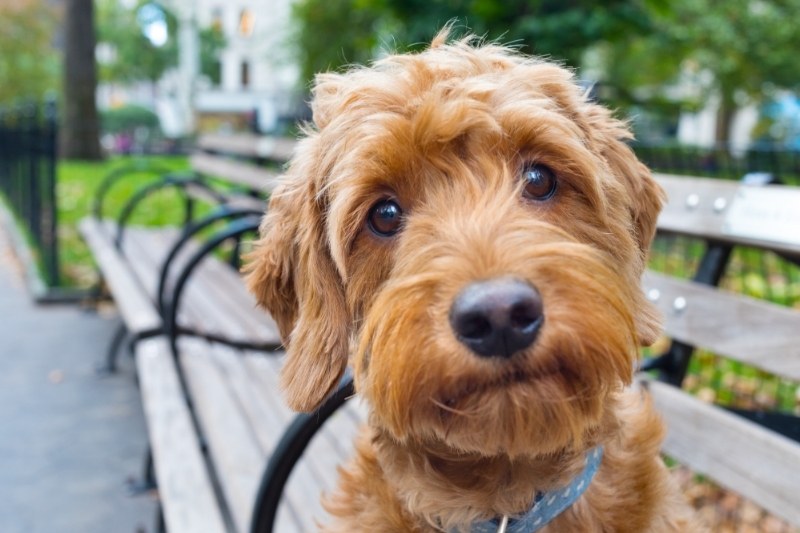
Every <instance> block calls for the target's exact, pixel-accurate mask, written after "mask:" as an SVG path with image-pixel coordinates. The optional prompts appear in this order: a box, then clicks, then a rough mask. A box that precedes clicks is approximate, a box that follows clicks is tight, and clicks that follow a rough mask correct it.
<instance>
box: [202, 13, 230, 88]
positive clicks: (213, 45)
mask: <svg viewBox="0 0 800 533" xmlns="http://www.w3.org/2000/svg"><path fill="white" fill-rule="evenodd" d="M199 37H200V73H201V74H203V75H204V76H206V77H207V78H208V79H209V81H211V83H212V84H213V85H219V84H220V81H221V78H222V72H221V70H220V61H219V54H220V52H221V51H222V49H223V48H225V42H226V41H225V35H224V34H223V33H222V30H221V29H219V28H216V27H214V26H211V27H208V28H204V29H202V30H200V35H199Z"/></svg>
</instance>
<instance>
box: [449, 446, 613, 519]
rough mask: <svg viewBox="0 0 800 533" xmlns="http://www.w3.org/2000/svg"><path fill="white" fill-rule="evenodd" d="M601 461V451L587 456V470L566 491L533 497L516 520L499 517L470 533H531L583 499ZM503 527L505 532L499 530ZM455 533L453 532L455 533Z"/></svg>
mask: <svg viewBox="0 0 800 533" xmlns="http://www.w3.org/2000/svg"><path fill="white" fill-rule="evenodd" d="M602 461H603V447H602V446H597V447H596V448H593V449H591V450H589V451H588V452H586V466H585V467H584V469H583V471H582V472H581V473H580V474H578V475H577V476H575V477H574V478H573V479H572V481H571V482H570V483H569V485H567V486H566V487H563V488H560V489H558V490H551V491H548V492H540V493H538V494H536V498H535V499H534V500H533V505H532V506H531V508H530V510H529V511H528V512H527V513H525V514H524V515H522V516H518V517H502V518H493V519H491V520H485V521H482V522H475V523H473V524H472V526H471V527H470V528H469V529H468V530H467V531H469V532H470V533H498V532H501V533H533V532H535V531H539V530H540V529H541V528H543V527H544V526H546V525H547V524H548V523H550V522H551V521H552V520H553V519H554V518H556V517H557V516H558V515H560V514H561V513H562V512H564V511H566V510H567V509H568V508H569V507H570V506H571V505H572V504H573V503H575V502H576V501H578V498H580V497H581V495H583V493H584V492H585V491H586V489H587V487H588V486H589V484H590V483H591V482H592V479H593V478H594V475H595V474H596V473H597V470H598V469H599V468H600V463H601V462H602ZM504 523H505V529H502V527H503V525H504ZM455 531H456V530H454V531H453V533H455Z"/></svg>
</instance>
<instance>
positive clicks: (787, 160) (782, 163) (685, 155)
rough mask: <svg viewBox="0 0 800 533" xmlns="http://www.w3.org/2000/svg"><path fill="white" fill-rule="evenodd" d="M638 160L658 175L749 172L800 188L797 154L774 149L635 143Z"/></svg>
mask: <svg viewBox="0 0 800 533" xmlns="http://www.w3.org/2000/svg"><path fill="white" fill-rule="evenodd" d="M632 147H633V149H634V151H635V152H636V155H637V156H639V159H641V160H642V162H644V163H645V164H646V165H647V166H648V167H650V168H651V169H653V170H655V171H658V172H665V173H671V174H683V175H689V176H709V177H714V178H723V179H732V180H738V179H741V178H742V176H744V175H745V174H747V173H750V172H768V173H770V174H773V175H774V176H776V177H777V178H778V179H779V180H780V181H781V182H783V183H786V184H787V185H800V151H798V150H786V149H779V148H773V147H753V148H748V149H746V150H740V151H736V150H732V149H729V148H728V147H716V148H704V147H699V146H686V145H678V144H669V145H663V144H657V145H651V144H644V143H634V144H633V146H632Z"/></svg>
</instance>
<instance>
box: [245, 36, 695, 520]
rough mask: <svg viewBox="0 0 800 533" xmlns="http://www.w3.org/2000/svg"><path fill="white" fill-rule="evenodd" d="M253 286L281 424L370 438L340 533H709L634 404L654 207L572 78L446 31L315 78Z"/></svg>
mask: <svg viewBox="0 0 800 533" xmlns="http://www.w3.org/2000/svg"><path fill="white" fill-rule="evenodd" d="M313 116H314V125H313V126H309V127H308V128H307V131H306V132H305V136H304V138H303V140H302V141H301V142H300V144H299V146H298V148H297V151H296V154H295V157H294V158H293V160H292V162H291V164H290V167H289V169H288V172H287V173H286V176H285V180H284V181H283V183H282V185H281V186H280V188H279V189H278V190H276V191H275V194H274V196H273V198H272V200H271V202H270V207H269V211H268V214H267V215H266V217H265V219H264V222H263V226H262V238H261V240H260V241H259V242H258V244H257V247H256V249H255V251H254V252H253V254H252V259H251V262H250V264H249V266H248V283H249V286H250V287H251V289H252V290H253V291H254V292H255V293H256V294H257V296H258V299H259V301H260V303H261V304H262V305H263V306H264V307H266V308H267V309H268V310H269V311H270V312H271V313H272V316H273V317H274V318H275V320H276V321H277V323H278V326H279V328H280V330H281V334H282V336H283V339H284V342H285V346H286V350H287V360H286V364H285V367H284V369H283V375H282V382H283V387H284V388H285V392H286V398H287V400H288V403H289V405H290V406H291V407H292V408H294V409H296V410H301V411H310V410H313V409H314V408H316V407H317V406H318V405H320V403H321V402H322V401H323V400H324V399H325V397H326V395H328V394H329V393H330V392H331V390H332V389H333V388H334V387H335V386H336V385H337V383H338V381H339V379H340V378H341V376H342V374H343V372H344V371H345V368H346V367H347V366H348V365H349V366H351V367H352V368H353V372H354V376H355V381H356V389H357V391H358V394H359V395H360V396H361V397H363V398H364V399H365V400H366V403H367V405H368V406H369V411H370V416H369V424H368V427H366V428H364V430H363V432H362V437H361V438H360V439H359V442H358V445H357V454H356V457H355V458H354V459H353V460H352V462H351V463H350V464H349V465H348V466H347V467H345V468H343V469H341V473H340V475H341V480H340V486H339V488H338V490H337V491H336V492H335V493H334V494H332V495H331V496H330V497H329V498H328V501H327V502H326V508H327V509H328V510H329V512H330V513H331V515H332V522H331V524H329V525H328V526H327V530H328V531H337V532H355V531H365V532H395V531H397V532H410V531H414V532H427V531H445V532H454V531H471V532H484V531H491V532H494V531H498V530H500V531H507V532H509V533H514V532H520V533H523V532H524V533H530V532H532V531H539V530H541V531H547V532H553V531H560V532H561V531H563V532H591V531H597V532H600V531H603V532H625V531H631V532H640V531H681V532H685V531H694V530H697V529H699V527H698V526H697V525H696V524H695V522H694V518H693V515H692V512H691V511H690V509H689V507H688V506H687V505H686V504H685V503H684V502H683V501H682V497H681V496H680V494H679V492H678V490H677V488H676V487H675V486H674V485H673V483H672V481H671V480H670V477H669V474H668V471H667V470H666V468H665V466H664V464H663V463H662V461H661V459H660V457H659V445H660V442H661V440H662V436H663V434H664V429H663V427H662V424H661V422H660V420H659V418H658V416H657V415H656V414H655V413H654V411H653V409H652V407H651V405H650V403H649V402H648V400H647V398H646V397H645V396H644V395H643V393H641V392H638V391H634V390H632V389H631V388H630V385H631V382H632V379H633V373H634V367H635V362H636V359H637V356H638V347H639V346H640V345H643V344H648V343H650V342H652V341H653V340H654V339H655V337H656V336H657V334H658V330H659V324H658V319H657V317H656V316H655V313H654V311H653V309H651V308H650V305H649V304H648V302H647V300H646V299H645V298H644V297H643V295H642V293H641V290H640V276H641V274H642V270H643V268H644V264H645V259H646V255H647V250H648V247H649V245H650V242H651V239H652V237H653V234H654V232H655V223H656V217H657V215H658V212H659V209H660V207H661V204H662V200H663V194H662V191H661V190H660V188H659V187H658V185H657V184H656V183H655V182H654V180H653V179H652V178H651V176H650V173H649V172H648V170H647V168H645V167H644V166H643V165H642V164H641V163H639V161H638V160H637V159H636V158H635V156H634V155H633V153H632V152H631V150H630V149H629V148H628V147H627V146H626V144H625V142H624V141H625V140H626V139H629V138H630V133H629V131H628V129H627V128H626V126H625V124H623V123H622V122H620V121H618V120H615V119H614V118H612V116H611V114H610V113H609V112H608V111H607V110H606V109H604V108H602V107H599V106H598V105H596V104H594V103H591V102H590V101H588V100H587V98H586V95H585V94H584V91H582V90H581V89H580V88H579V86H578V85H577V84H576V83H575V81H574V79H573V77H572V74H571V73H570V72H569V71H567V70H565V69H564V68H562V67H560V66H558V65H555V64H553V63H549V62H546V61H543V60H540V59H532V58H529V57H523V56H522V55H520V54H518V53H516V52H515V51H513V50H510V49H509V48H507V47H503V46H499V45H495V44H487V43H481V42H478V41H477V40H476V39H475V38H465V39H461V40H459V41H456V42H450V39H449V36H448V30H444V31H442V32H441V33H440V34H439V35H438V36H437V37H436V38H435V39H434V40H433V43H432V45H431V46H430V48H428V49H427V50H426V51H424V52H422V53H419V54H413V55H393V56H389V57H386V58H384V59H381V60H380V61H377V62H376V63H375V64H374V65H372V66H371V67H369V68H356V69H352V70H350V71H349V72H347V73H345V74H322V75H320V76H318V78H317V81H316V86H315V89H314V100H313Z"/></svg>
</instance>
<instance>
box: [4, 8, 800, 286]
mask: <svg viewBox="0 0 800 533" xmlns="http://www.w3.org/2000/svg"><path fill="white" fill-rule="evenodd" d="M799 16H800V0H729V1H726V2H714V1H712V0H676V1H667V0H612V1H606V2H595V1H590V0H568V1H565V0H511V1H498V0H424V1H423V0H294V1H292V0H270V1H266V0H238V1H237V2H223V1H220V0H198V1H191V0H161V1H148V0H139V1H137V0H94V1H92V0H0V17H1V19H0V20H2V21H3V24H2V27H0V79H2V80H3V83H2V85H0V125H4V126H3V127H4V128H6V129H7V130H8V135H9V136H10V137H11V138H12V140H9V141H7V142H3V143H2V144H3V145H5V146H6V147H7V149H8V150H10V149H11V148H10V147H11V145H12V143H13V142H14V141H13V139H19V135H18V134H15V133H13V131H15V130H13V128H18V127H22V126H21V125H22V124H23V123H25V124H28V126H25V127H27V128H28V129H31V128H34V129H36V128H45V129H47V128H51V129H52V131H53V136H54V146H53V150H54V153H55V152H56V151H57V163H54V164H53V175H54V177H53V179H52V180H51V181H52V182H53V183H52V185H51V184H48V183H45V184H44V185H43V187H42V189H43V190H44V191H48V190H50V189H53V191H54V192H53V193H52V200H49V199H48V198H45V199H44V201H43V209H44V211H48V210H49V211H51V212H52V215H50V216H47V217H45V218H46V219H47V220H48V221H50V220H51V219H52V223H53V224H54V227H53V231H52V233H53V235H44V236H42V237H37V235H36V234H37V233H38V232H40V229H41V228H33V229H32V231H33V233H34V234H35V235H34V238H35V240H39V241H42V242H41V244H42V246H43V248H44V249H43V251H42V254H43V255H44V256H45V257H43V261H44V263H45V265H44V270H45V277H46V278H47V279H46V282H47V284H49V285H53V286H62V285H66V286H67V287H72V286H85V285H86V284H87V283H89V281H90V278H91V276H90V275H89V274H88V273H87V272H86V269H85V265H87V264H89V263H88V262H87V261H86V260H85V254H84V252H83V247H82V244H81V243H80V242H75V244H74V246H73V245H72V242H73V240H74V237H75V231H74V229H73V227H72V222H73V221H75V220H77V218H79V217H80V216H82V215H83V214H85V212H86V210H87V209H88V204H87V203H86V202H85V198H86V197H88V196H90V195H91V187H92V186H91V183H87V180H90V178H88V177H87V176H90V175H93V173H95V174H102V173H103V172H104V170H107V164H108V162H109V161H115V159H114V158H115V157H119V156H128V155H131V154H133V155H135V156H142V155H158V154H162V155H177V156H180V155H181V154H186V153H188V152H189V151H190V150H191V148H192V144H193V141H194V140H195V139H196V138H197V136H198V135H199V134H202V133H208V132H222V133H234V132H241V131H248V132H253V133H258V134H270V135H290V136H291V135H293V134H294V132H296V131H297V124H298V121H301V120H304V119H307V118H308V117H309V112H308V109H307V105H306V101H307V98H308V93H309V88H310V85H311V83H312V80H313V76H314V73H315V72H320V71H326V70H338V69H342V68H345V67H346V65H348V64H352V63H363V62H368V61H370V60H372V59H374V58H377V57H380V56H381V55H382V54H386V53H387V52H390V51H408V50H416V49H419V48H421V47H422V46H424V43H426V42H428V41H429V40H430V39H431V37H432V36H433V35H434V34H435V33H436V31H437V29H439V28H441V27H442V26H443V25H444V24H445V23H447V22H448V21H453V20H455V21H456V25H457V29H458V31H460V32H466V31H471V32H474V33H476V34H478V35H481V36H485V37H486V38H488V39H496V40H499V41H502V42H505V43H513V44H515V45H516V46H518V47H519V49H520V50H521V51H523V52H525V53H529V54H537V55H543V56H546V57H549V58H551V59H553V60H555V61H559V62H562V63H563V64H565V65H568V66H569V67H571V68H573V69H575V71H576V73H577V75H578V77H579V78H580V79H581V80H582V82H583V83H584V84H585V85H586V86H587V87H591V91H592V92H593V94H594V96H595V97H596V98H597V99H598V100H599V101H600V102H602V103H604V104H606V105H608V106H610V107H612V108H614V109H616V110H617V113H618V115H619V116H622V117H625V118H627V119H628V120H629V121H630V123H631V124H632V127H633V129H634V131H635V134H636V138H637V141H636V144H635V147H636V149H637V151H638V153H639V155H640V157H642V158H643V159H644V160H645V162H646V163H648V164H650V165H651V166H652V167H653V168H654V169H655V170H661V171H672V172H682V173H690V174H694V175H720V176H723V177H728V178H733V179H738V178H740V177H741V176H742V175H743V174H744V173H745V172H747V171H751V170H757V171H765V172H771V173H773V174H776V175H781V176H782V179H784V181H788V182H790V183H791V182H793V180H795V179H796V177H797V174H798V167H799V166H800V158H798V150H800V100H799V99H798V88H800V61H797V55H796V51H797V50H798V49H800V32H798V31H797V30H796V27H795V24H796V21H797V20H798V17H799ZM9 128H10V129H9ZM0 134H2V133H0ZM0 150H2V148H0ZM53 157H56V156H55V155H54V156H53ZM109 158H110V159H109ZM6 159H7V158H6ZM76 161H82V162H87V161H104V162H105V164H106V166H97V165H93V164H90V163H85V164H79V163H74V162H76ZM117 161H118V160H117ZM167 164H168V165H170V164H172V165H173V166H178V167H180V166H181V164H182V163H181V162H180V160H178V159H175V158H172V161H171V162H169V163H167ZM76 165H77V166H76ZM87 165H88V166H87ZM56 174H58V178H57V179H56V177H55V175H56ZM4 188H5V189H6V194H7V195H12V196H13V195H14V194H20V193H15V192H13V190H12V189H13V187H12V186H11V185H9V184H6V185H4ZM55 189H57V193H56V192H55ZM45 204H46V205H45ZM50 204H52V205H50ZM36 215H37V217H34V218H41V216H38V215H39V212H38V211H37V213H36ZM57 223H58V224H57ZM29 225H31V224H29ZM56 226H57V227H56ZM59 238H61V239H64V240H66V242H67V243H69V245H68V246H62V247H61V248H57V247H58V243H57V242H56V241H57V240H58V239H59ZM57 263H58V264H57Z"/></svg>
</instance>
